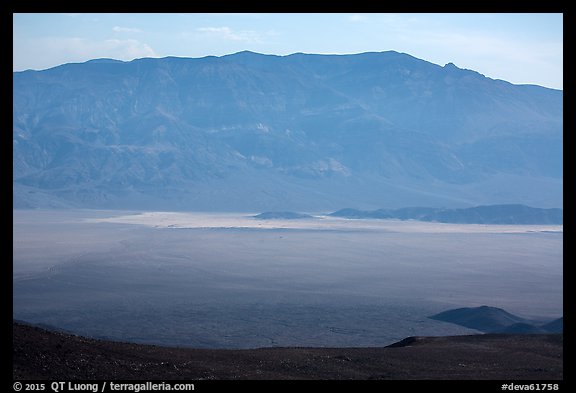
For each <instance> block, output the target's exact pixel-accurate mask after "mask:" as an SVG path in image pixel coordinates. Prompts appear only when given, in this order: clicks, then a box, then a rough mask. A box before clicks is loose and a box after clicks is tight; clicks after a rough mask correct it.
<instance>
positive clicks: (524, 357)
mask: <svg viewBox="0 0 576 393" xmlns="http://www.w3.org/2000/svg"><path fill="white" fill-rule="evenodd" d="M415 342H417V343H418V345H410V344H413V343H415ZM401 343H402V344H401ZM397 344H398V345H394V344H393V345H392V346H391V347H384V348H382V347H380V348H377V347H373V348H260V349H251V350H209V349H184V348H166V347H159V346H152V345H138V344H129V343H120V342H111V341H103V340H94V339H88V338H84V337H80V336H73V335H69V334H65V333H59V332H51V331H46V330H44V329H41V328H38V327H33V326H29V325H23V324H20V323H16V322H14V323H13V336H12V365H13V368H12V375H13V379H14V380H30V379H36V380H72V379H75V380H76V379H82V380H95V379H96V380H97V379H100V380H101V379H108V380H153V379H157V380H195V381H197V380H207V379H216V380H228V379H268V380H270V379H275V380H286V379H306V380H311V379H320V380H328V379H334V380H336V379H356V380H358V379H404V380H407V379H468V380H478V379H487V380H524V379H539V380H561V379H562V378H563V336H562V335H561V334H537V335H529V334H526V335H524V334H521V335H506V334H498V335H494V334H485V335H471V336H451V337H418V338H415V337H409V338H407V339H405V340H402V341H401V342H400V343H397Z"/></svg>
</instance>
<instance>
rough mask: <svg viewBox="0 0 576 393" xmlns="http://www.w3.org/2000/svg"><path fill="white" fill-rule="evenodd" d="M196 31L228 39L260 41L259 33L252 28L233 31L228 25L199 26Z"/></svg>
mask: <svg viewBox="0 0 576 393" xmlns="http://www.w3.org/2000/svg"><path fill="white" fill-rule="evenodd" d="M196 32H198V33H200V34H201V35H205V36H211V37H216V38H220V39H223V40H228V41H244V42H260V41H261V37H260V36H259V34H258V33H257V32H255V31H252V30H240V31H234V30H232V29H231V28H230V27H228V26H222V27H199V28H197V29H196Z"/></svg>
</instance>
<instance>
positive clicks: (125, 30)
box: [112, 26, 142, 33]
mask: <svg viewBox="0 0 576 393" xmlns="http://www.w3.org/2000/svg"><path fill="white" fill-rule="evenodd" d="M112 30H114V31H115V32H117V33H142V30H140V29H137V28H134V27H122V26H114V27H113V28H112Z"/></svg>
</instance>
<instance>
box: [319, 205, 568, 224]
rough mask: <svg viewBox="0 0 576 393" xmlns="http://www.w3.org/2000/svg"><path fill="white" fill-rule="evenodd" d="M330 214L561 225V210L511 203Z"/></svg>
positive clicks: (347, 209) (470, 222)
mask: <svg viewBox="0 0 576 393" xmlns="http://www.w3.org/2000/svg"><path fill="white" fill-rule="evenodd" d="M330 215H331V216H334V217H343V218H380V219H385V218H393V219H400V220H419V221H434V222H445V223H458V224H514V225H530V224H541V225H542V224H547V225H560V224H563V222H564V211H563V209H559V208H551V209H541V208H534V207H530V206H525V205H515V204H510V205H489V206H475V207H470V208H463V209H444V208H433V207H406V208H401V209H378V210H372V211H364V210H356V209H350V208H346V209H340V210H338V211H335V212H334V213H330Z"/></svg>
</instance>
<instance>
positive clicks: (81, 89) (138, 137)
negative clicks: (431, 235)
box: [13, 52, 563, 211]
mask: <svg viewBox="0 0 576 393" xmlns="http://www.w3.org/2000/svg"><path fill="white" fill-rule="evenodd" d="M13 86H14V87H13V98H14V102H13V119H14V120H13V152H14V157H13V179H14V192H13V193H14V206H16V207H34V206H44V207H46V206H55V207H66V206H80V207H108V208H119V207H126V208H148V207H154V208H163V209H168V208H169V209H198V210H206V209H209V210H235V211H239V210H260V211H263V210H280V209H282V210H283V209H290V210H302V211H320V210H326V209H336V208H338V207H341V206H351V205H353V206H358V207H360V208H363V209H374V208H377V207H378V206H382V205H384V206H391V207H401V206H409V205H413V206H417V205H420V206H456V207H467V206H474V205H478V204H495V203H523V204H529V205H532V206H541V207H560V206H562V202H563V201H562V179H563V170H562V144H563V132H562V128H563V119H562V116H563V93H562V91H559V90H552V89H547V88H543V87H539V86H532V85H512V84H510V83H508V82H505V81H501V80H493V79H490V78H486V77H484V76H483V75H481V74H479V73H477V72H475V71H471V70H465V69H460V68H458V67H456V66H455V65H453V64H447V65H445V66H443V67H442V66H439V65H436V64H432V63H429V62H426V61H423V60H420V59H417V58H414V57H412V56H410V55H407V54H402V53H397V52H380V53H362V54H357V55H307V54H301V53H299V54H293V55H290V56H269V55H261V54H256V53H251V52H241V53H237V54H234V55H228V56H223V57H213V56H209V57H204V58H197V59H188V58H174V57H169V58H163V59H150V58H148V59H140V60H134V61H131V62H121V61H115V60H109V59H108V60H107V59H101V60H93V61H89V62H86V63H82V64H65V65H62V66H58V67H55V68H52V69H49V70H45V71H24V72H15V73H14V74H13Z"/></svg>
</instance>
